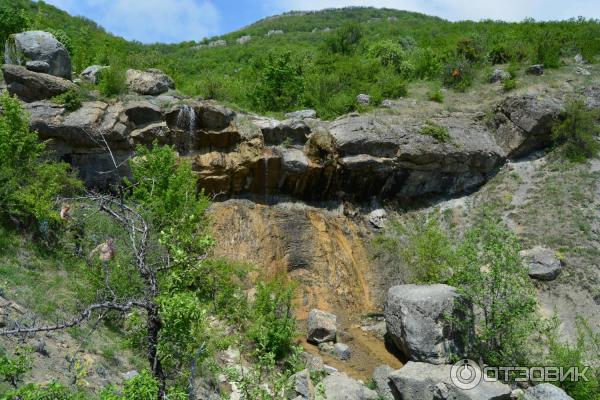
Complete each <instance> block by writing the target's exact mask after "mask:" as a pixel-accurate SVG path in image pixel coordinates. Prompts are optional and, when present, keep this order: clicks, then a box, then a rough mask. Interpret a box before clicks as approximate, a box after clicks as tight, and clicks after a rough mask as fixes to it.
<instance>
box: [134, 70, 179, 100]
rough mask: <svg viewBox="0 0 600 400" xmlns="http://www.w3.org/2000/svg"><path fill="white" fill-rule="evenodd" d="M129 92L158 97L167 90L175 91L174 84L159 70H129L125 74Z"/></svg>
mask: <svg viewBox="0 0 600 400" xmlns="http://www.w3.org/2000/svg"><path fill="white" fill-rule="evenodd" d="M126 81H127V86H128V87H129V90H131V91H132V92H135V93H137V94H141V95H150V96H158V95H159V94H162V93H165V92H166V91H168V90H169V89H175V83H174V82H173V80H172V79H171V78H170V77H169V76H167V75H166V74H165V73H164V72H162V71H161V70H159V69H154V68H151V69H147V70H145V71H139V70H136V69H129V70H127V73H126Z"/></svg>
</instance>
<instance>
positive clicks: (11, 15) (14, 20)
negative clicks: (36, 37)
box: [0, 2, 29, 55]
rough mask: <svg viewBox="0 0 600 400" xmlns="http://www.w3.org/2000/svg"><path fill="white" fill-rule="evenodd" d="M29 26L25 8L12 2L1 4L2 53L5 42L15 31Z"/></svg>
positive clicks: (0, 52)
mask: <svg viewBox="0 0 600 400" xmlns="http://www.w3.org/2000/svg"><path fill="white" fill-rule="evenodd" d="M28 26H29V18H28V17H27V13H26V12H25V10H23V9H21V8H20V7H18V6H17V5H16V4H11V3H10V2H6V3H5V2H2V4H0V44H1V46H0V55H3V54H4V43H5V42H6V39H8V36H9V35H11V34H13V33H19V32H22V31H24V30H25V29H26V28H27V27H28Z"/></svg>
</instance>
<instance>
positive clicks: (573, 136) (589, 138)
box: [552, 99, 600, 162]
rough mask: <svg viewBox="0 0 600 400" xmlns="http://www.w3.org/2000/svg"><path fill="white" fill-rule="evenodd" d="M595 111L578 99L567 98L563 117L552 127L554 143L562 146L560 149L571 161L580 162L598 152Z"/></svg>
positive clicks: (599, 148)
mask: <svg viewBox="0 0 600 400" xmlns="http://www.w3.org/2000/svg"><path fill="white" fill-rule="evenodd" d="M596 119H597V113H596V112H594V111H591V110H588V109H587V108H586V106H585V103H584V102H583V101H582V100H580V99H575V100H569V101H567V103H566V105H565V118H564V119H563V120H562V121H559V122H557V123H556V124H555V125H554V127H553V129H552V139H553V140H554V144H555V145H558V146H562V151H563V152H564V154H565V155H566V157H567V158H568V159H570V160H571V161H576V162H581V161H584V160H586V159H588V158H592V157H595V156H596V155H597V154H598V152H600V144H599V143H598V141H597V139H598V135H599V134H600V128H598V125H597V123H596Z"/></svg>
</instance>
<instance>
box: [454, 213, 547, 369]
mask: <svg viewBox="0 0 600 400" xmlns="http://www.w3.org/2000/svg"><path fill="white" fill-rule="evenodd" d="M520 249H521V248H520V244H519V240H518V239H517V237H516V236H515V235H514V234H513V233H512V232H511V231H510V230H509V229H508V228H507V227H506V226H505V225H504V224H503V222H502V221H501V218H500V217H499V216H497V215H496V214H494V213H491V212H489V211H487V212H485V213H484V214H483V215H482V217H481V220H480V222H479V223H477V225H475V226H474V227H473V228H471V229H469V230H468V231H467V232H466V233H465V236H464V241H463V243H462V244H461V245H460V246H459V247H458V251H457V255H458V262H457V263H456V265H455V268H454V274H453V275H452V278H451V280H450V284H451V285H453V286H456V287H457V288H458V291H459V293H460V294H461V295H462V297H463V299H464V300H466V301H467V303H470V304H472V305H473V306H474V307H475V308H476V309H479V310H481V312H480V313H478V315H479V316H481V318H479V317H476V316H475V315H473V313H471V312H470V311H468V310H466V311H465V318H464V320H463V321H464V322H465V323H466V324H467V325H468V326H476V329H475V331H474V332H473V335H474V336H473V337H471V338H470V340H467V341H466V343H469V345H470V346H471V348H470V350H469V353H471V355H472V356H473V357H477V358H479V357H481V358H482V359H483V361H484V362H486V363H488V364H490V365H493V366H498V365H529V364H528V362H529V361H530V359H529V358H530V349H531V347H530V346H529V344H528V341H529V340H530V338H531V335H532V334H533V333H534V332H535V331H536V323H538V322H539V318H538V317H537V314H536V311H537V298H536V292H535V288H534V287H533V284H532V283H531V279H530V278H529V275H528V274H527V268H526V267H525V265H524V264H523V261H522V259H521V256H520V255H519V251H520ZM476 320H477V323H476ZM455 322H456V323H461V321H455Z"/></svg>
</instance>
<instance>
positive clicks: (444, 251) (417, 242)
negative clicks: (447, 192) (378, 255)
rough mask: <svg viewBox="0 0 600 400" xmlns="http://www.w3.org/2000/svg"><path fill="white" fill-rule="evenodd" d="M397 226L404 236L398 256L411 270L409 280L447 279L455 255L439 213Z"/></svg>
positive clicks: (426, 281) (436, 281) (428, 281)
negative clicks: (443, 228)
mask: <svg viewBox="0 0 600 400" xmlns="http://www.w3.org/2000/svg"><path fill="white" fill-rule="evenodd" d="M398 228H399V229H398V233H399V234H401V235H402V236H403V237H405V243H404V246H402V247H401V248H400V257H401V258H402V260H403V262H404V263H405V265H407V266H408V268H409V270H410V271H411V276H412V277H411V280H412V281H413V282H415V283H440V282H447V281H448V279H450V277H451V275H452V270H453V268H454V264H455V262H456V256H455V250H454V247H453V245H452V243H451V241H450V239H449V238H448V235H447V234H446V233H445V232H444V231H443V230H442V227H441V222H440V218H439V216H437V215H433V216H431V217H429V218H427V219H417V220H414V221H410V223H408V224H406V225H399V226H398Z"/></svg>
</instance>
